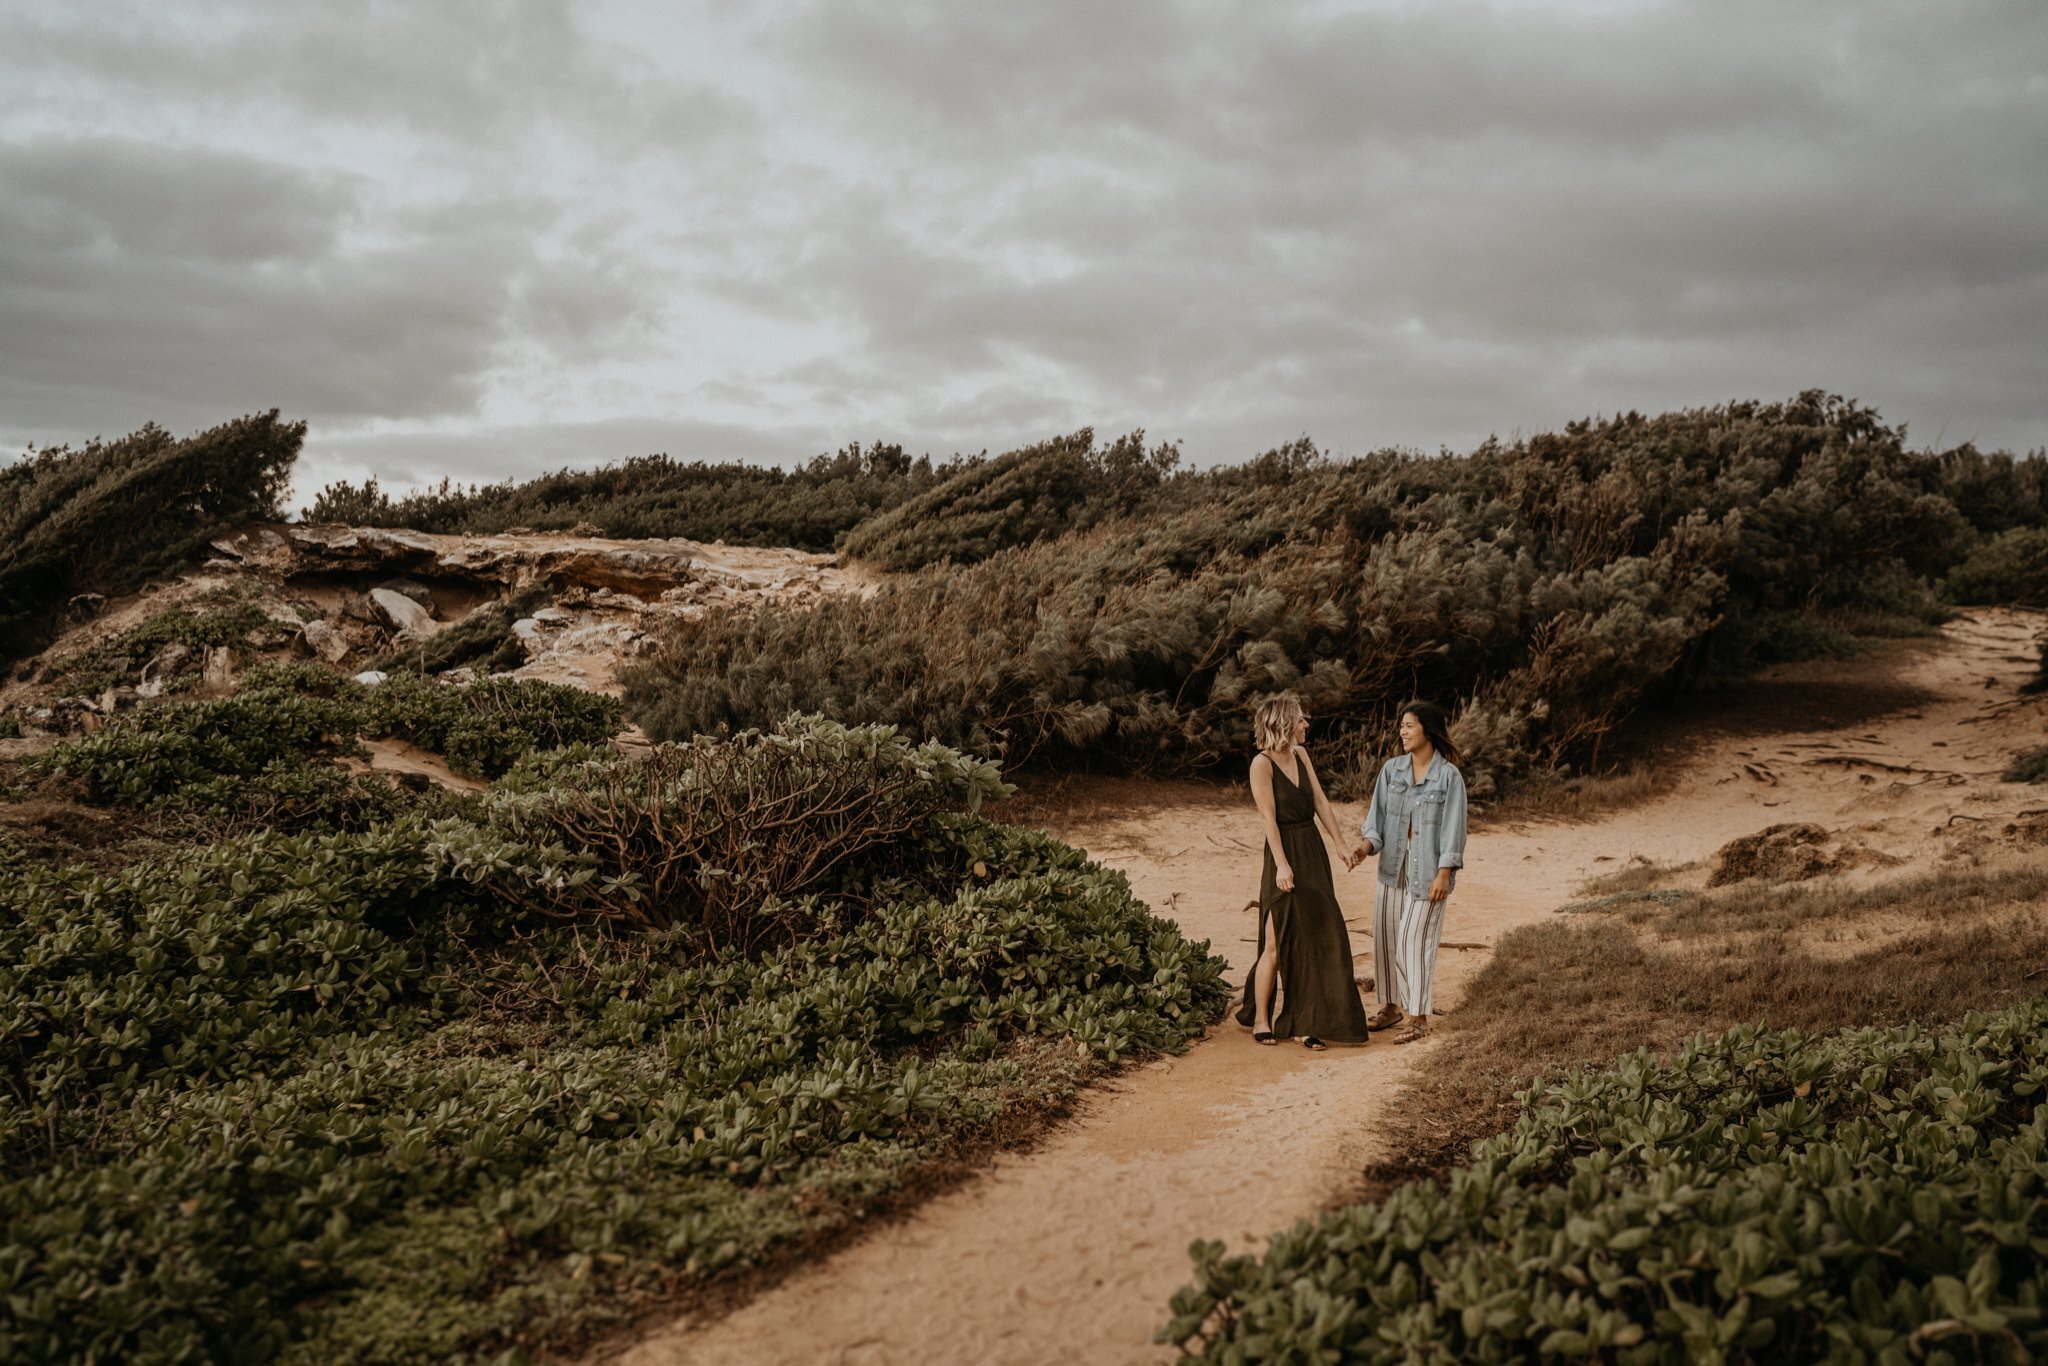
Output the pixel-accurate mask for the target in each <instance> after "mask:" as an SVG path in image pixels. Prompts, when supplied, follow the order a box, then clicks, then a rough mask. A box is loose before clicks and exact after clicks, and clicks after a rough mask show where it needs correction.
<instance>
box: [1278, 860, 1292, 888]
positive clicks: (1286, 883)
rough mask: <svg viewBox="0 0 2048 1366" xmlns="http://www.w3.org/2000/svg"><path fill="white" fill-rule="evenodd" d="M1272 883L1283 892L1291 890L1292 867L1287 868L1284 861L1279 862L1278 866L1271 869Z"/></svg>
mask: <svg viewBox="0 0 2048 1366" xmlns="http://www.w3.org/2000/svg"><path fill="white" fill-rule="evenodd" d="M1273 885H1274V886H1275V887H1278V888H1279V889H1280V890H1281V891H1283V892H1291V891H1293V890H1294V870H1293V869H1292V868H1289V867H1288V866H1287V865H1286V864H1284V863H1283V864H1281V865H1280V866H1279V867H1278V868H1276V869H1274V871H1273Z"/></svg>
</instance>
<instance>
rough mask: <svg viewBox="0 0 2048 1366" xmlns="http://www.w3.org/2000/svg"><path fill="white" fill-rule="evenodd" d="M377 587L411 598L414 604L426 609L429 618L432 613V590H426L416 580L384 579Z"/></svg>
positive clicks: (425, 587)
mask: <svg viewBox="0 0 2048 1366" xmlns="http://www.w3.org/2000/svg"><path fill="white" fill-rule="evenodd" d="M377 587H379V588H388V589H390V590H391V591H392V592H394V593H403V594H405V596H407V597H409V598H411V599H412V600H413V601H414V602H416V603H418V604H419V605H420V606H422V607H424V608H426V609H427V614H428V615H429V616H431V615H432V614H433V612H434V592H433V590H432V589H430V588H428V587H427V586H426V585H425V584H423V583H420V582H418V581H417V580H414V579H386V580H385V581H384V582H383V583H380V584H378V585H377Z"/></svg>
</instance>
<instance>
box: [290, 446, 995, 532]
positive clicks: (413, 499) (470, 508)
mask: <svg viewBox="0 0 2048 1366" xmlns="http://www.w3.org/2000/svg"><path fill="white" fill-rule="evenodd" d="M957 467H958V462H954V463H953V464H950V465H942V466H939V467H937V468H934V466H933V465H932V462H931V461H930V459H929V458H920V459H917V460H913V459H911V458H910V457H909V456H908V455H906V454H905V453H904V450H903V448H902V447H901V446H893V445H885V444H881V443H877V444H875V445H872V446H867V447H862V446H860V445H859V444H857V443H856V444H854V445H851V446H848V447H846V448H844V449H842V450H840V451H839V452H837V453H836V454H833V455H820V456H818V457H817V458H816V459H814V460H811V461H810V462H808V463H807V464H804V465H801V466H799V467H798V468H796V469H793V470H782V469H775V468H768V467H763V466H759V465H747V464H739V463H732V464H724V465H709V464H705V463H703V462H701V461H698V462H692V463H689V464H684V463H682V462H680V461H676V460H671V459H669V458H668V457H667V456H665V455H650V456H645V457H642V458H639V459H635V460H628V461H626V462H625V463H623V464H619V465H605V466H602V467H600V468H597V469H593V470H561V471H558V472H557V473H554V474H547V475H542V476H541V477H540V478H538V479H534V480H530V481H528V482H526V483H524V484H514V483H509V482H508V483H504V484H494V485H490V486H488V487H482V486H479V487H472V488H467V489H463V488H458V487H456V486H455V485H452V484H450V483H448V482H446V481H443V482H442V484H441V486H440V487H439V488H438V489H429V490H424V491H422V492H420V493H415V494H408V495H406V496H404V497H402V498H399V499H396V500H393V499H392V498H390V497H389V496H388V495H386V494H385V493H384V492H383V491H382V490H380V489H379V488H378V487H377V483H376V481H375V480H374V479H373V480H370V481H368V482H367V483H365V484H363V485H361V486H360V487H358V486H356V485H352V484H348V483H345V482H343V483H336V484H330V485H328V486H327V487H326V488H325V489H322V490H321V491H320V494H319V496H318V497H316V498H315V499H314V500H313V505H312V507H311V508H310V509H309V510H308V514H307V515H308V517H309V518H310V519H311V520H313V521H316V522H344V523H348V524H350V525H354V526H382V527H410V528H413V529H415V530H418V531H435V532H473V533H484V532H496V531H505V530H508V529H510V528H512V527H528V528H531V529H533V530H536V531H545V530H565V529H567V528H570V527H574V526H579V525H585V524H588V525H591V526H595V527H597V528H598V529H599V530H600V531H601V532H602V533H603V534H604V535H607V536H619V537H662V536H684V537H689V538H691V539H693V540H699V541H726V542H729V543H731V544H734V545H773V546H794V547H796V548H797V549H800V550H830V549H831V548H832V546H833V544H834V542H835V541H836V540H837V539H838V538H839V537H840V536H841V535H843V534H844V533H845V532H846V531H847V530H848V529H849V528H851V527H854V526H856V525H858V524H859V523H860V522H861V521H862V520H864V519H865V518H868V517H871V516H873V515H874V514H875V513H877V512H880V511H883V510H886V509H888V508H891V507H894V506H896V505H897V504H898V503H900V502H902V501H903V500H904V499H906V498H909V497H911V496H912V495H914V494H916V493H917V492H919V491H921V490H923V489H925V488H928V487H929V486H930V485H931V484H932V483H933V482H934V481H935V480H937V479H941V478H943V477H945V475H946V474H947V473H949V472H950V471H951V470H952V469H953V468H957Z"/></svg>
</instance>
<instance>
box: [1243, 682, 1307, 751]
mask: <svg viewBox="0 0 2048 1366" xmlns="http://www.w3.org/2000/svg"><path fill="white" fill-rule="evenodd" d="M1302 715H1303V713H1302V710H1301V699H1300V698H1298V697H1296V696H1295V695H1294V694H1293V693H1291V692H1284V693H1281V694H1279V695H1278V696H1276V697H1269V698H1267V699H1266V700H1265V701H1264V702H1261V703H1260V704H1259V709H1258V711H1256V712H1255V713H1253V715H1252V738H1253V739H1254V740H1256V741H1258V743H1259V748H1260V749H1269V750H1272V751H1273V752H1274V753H1275V754H1286V753H1289V752H1290V751H1292V750H1293V748H1294V723H1295V722H1297V721H1299V720H1301V718H1302Z"/></svg>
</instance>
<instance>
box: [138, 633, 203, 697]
mask: <svg viewBox="0 0 2048 1366" xmlns="http://www.w3.org/2000/svg"><path fill="white" fill-rule="evenodd" d="M191 657H192V650H191V647H190V646H187V645H182V644H180V643H179V642H177V641H175V640H174V641H172V642H171V643H170V644H168V645H166V646H164V647H163V649H161V650H158V651H157V652H156V653H155V654H153V655H151V656H150V657H149V662H148V663H147V664H145V665H143V666H142V681H143V682H144V683H152V682H153V683H155V684H156V685H157V691H158V692H162V691H163V684H164V680H165V679H167V678H171V677H174V676H175V675H176V674H177V672H178V670H180V669H181V668H183V667H184V666H185V663H186V661H187V660H189V659H191Z"/></svg>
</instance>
